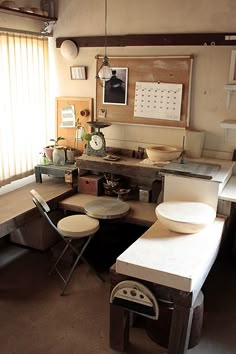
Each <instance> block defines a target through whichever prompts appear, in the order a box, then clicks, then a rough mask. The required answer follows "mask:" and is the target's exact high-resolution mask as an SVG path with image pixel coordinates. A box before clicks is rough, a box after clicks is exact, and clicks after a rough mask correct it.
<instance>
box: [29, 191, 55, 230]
mask: <svg viewBox="0 0 236 354" xmlns="http://www.w3.org/2000/svg"><path fill="white" fill-rule="evenodd" d="M30 194H31V195H32V200H33V203H34V204H35V206H36V207H37V208H38V210H39V211H40V213H41V214H42V215H43V216H44V217H45V219H46V220H47V221H48V222H49V224H50V225H51V226H52V227H53V229H54V230H55V231H56V232H57V233H58V234H59V235H60V236H61V234H60V232H59V230H58V228H57V227H56V225H55V224H54V223H53V221H52V220H51V218H50V217H49V215H48V213H49V212H50V208H49V205H48V204H47V202H46V201H45V200H44V199H43V197H41V195H40V194H39V193H38V192H37V191H36V190H35V189H32V190H31V191H30Z"/></svg>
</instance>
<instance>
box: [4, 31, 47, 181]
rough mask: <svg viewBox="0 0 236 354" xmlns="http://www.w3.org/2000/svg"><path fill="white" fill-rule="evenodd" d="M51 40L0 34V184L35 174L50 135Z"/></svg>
mask: <svg viewBox="0 0 236 354" xmlns="http://www.w3.org/2000/svg"><path fill="white" fill-rule="evenodd" d="M47 88H48V41H47V39H46V38H40V37H35V36H26V35H18V34H12V33H0V101H1V105H0V186H3V185H5V184H8V183H10V182H11V181H13V180H16V179H19V178H22V177H25V176H28V175H30V174H32V173H33V168H34V166H35V165H36V164H37V159H38V154H39V151H41V150H42V147H43V146H45V142H46V137H47V115H48V114H47V107H48V102H47V101H48V92H47Z"/></svg>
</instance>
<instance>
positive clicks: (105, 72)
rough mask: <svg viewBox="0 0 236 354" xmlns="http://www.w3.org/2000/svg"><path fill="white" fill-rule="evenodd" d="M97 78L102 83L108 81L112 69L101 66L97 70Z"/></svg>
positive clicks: (107, 66)
mask: <svg viewBox="0 0 236 354" xmlns="http://www.w3.org/2000/svg"><path fill="white" fill-rule="evenodd" d="M98 77H99V79H100V80H102V81H109V80H110V79H111V77H112V69H111V68H110V66H109V65H103V66H102V67H101V69H100V70H99V73H98Z"/></svg>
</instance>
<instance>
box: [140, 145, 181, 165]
mask: <svg viewBox="0 0 236 354" xmlns="http://www.w3.org/2000/svg"><path fill="white" fill-rule="evenodd" d="M146 153H147V156H148V158H149V160H151V161H153V162H158V161H171V160H176V159H177V158H178V157H179V156H180V154H181V150H180V149H178V148H176V147H173V146H168V145H155V146H150V147H148V148H146Z"/></svg>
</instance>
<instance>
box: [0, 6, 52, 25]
mask: <svg viewBox="0 0 236 354" xmlns="http://www.w3.org/2000/svg"><path fill="white" fill-rule="evenodd" d="M0 13H4V14H8V15H14V16H20V17H27V18H31V19H34V20H39V21H43V22H52V21H53V22H55V21H57V18H55V17H48V16H42V15H37V14H34V13H29V12H25V11H20V10H15V9H9V8H6V7H3V6H0Z"/></svg>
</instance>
